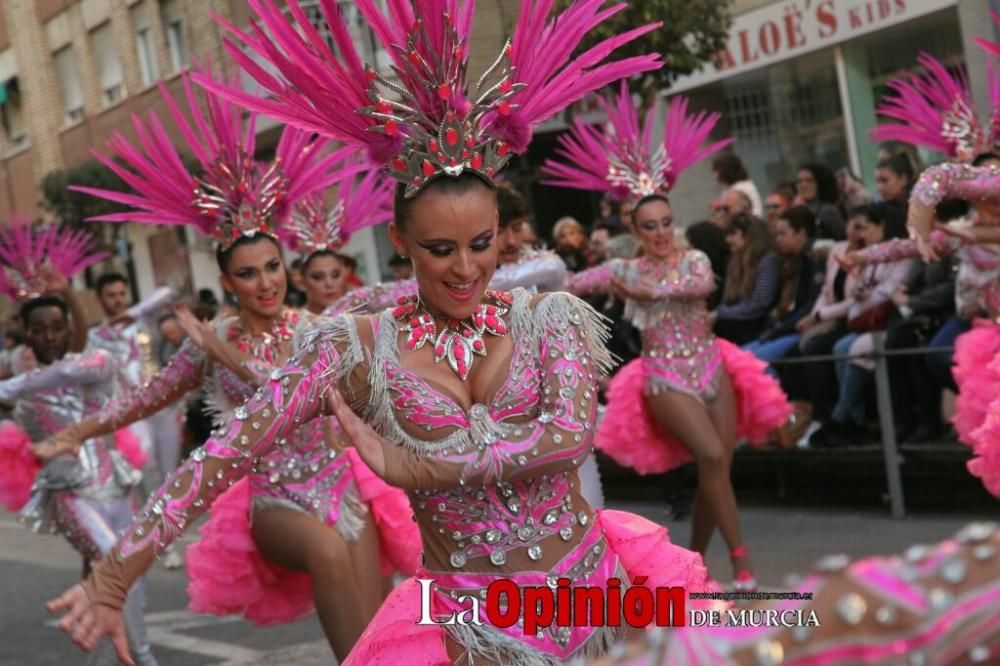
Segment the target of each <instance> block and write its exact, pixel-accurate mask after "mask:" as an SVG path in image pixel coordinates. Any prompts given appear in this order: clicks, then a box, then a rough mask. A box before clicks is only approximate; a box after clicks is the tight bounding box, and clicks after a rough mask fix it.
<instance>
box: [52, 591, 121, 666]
mask: <svg viewBox="0 0 1000 666" xmlns="http://www.w3.org/2000/svg"><path fill="white" fill-rule="evenodd" d="M46 608H47V609H48V611H49V612H50V613H58V612H59V611H66V614H65V615H63V616H62V619H60V620H59V628H60V629H61V630H62V631H65V632H66V633H67V634H70V635H71V636H72V638H73V642H74V643H76V644H77V645H78V646H80V649H82V650H84V651H85V652H90V651H91V650H93V649H94V648H95V647H97V646H98V644H99V643H100V642H101V639H102V638H104V637H105V636H110V637H111V642H112V643H113V644H114V646H115V652H117V653H118V660H119V661H120V662H121V663H123V664H126V665H127V666H135V662H133V661H132V657H131V655H129V651H128V640H127V639H126V637H125V620H124V619H123V618H122V612H121V611H120V610H118V609H115V608H111V607H110V606H105V605H103V604H95V603H93V602H92V601H91V600H90V597H89V596H88V595H87V591H86V590H85V589H84V588H83V585H80V584H79V583H78V584H76V585H74V586H73V587H71V588H69V589H68V590H66V591H65V592H63V594H62V596H60V597H59V598H58V599H53V600H52V601H50V602H49V603H48V604H46Z"/></svg>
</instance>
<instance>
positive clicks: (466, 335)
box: [462, 329, 472, 338]
mask: <svg viewBox="0 0 1000 666" xmlns="http://www.w3.org/2000/svg"><path fill="white" fill-rule="evenodd" d="M462 335H464V336H465V337H467V338H471V337H472V331H470V330H469V329H465V330H464V331H462Z"/></svg>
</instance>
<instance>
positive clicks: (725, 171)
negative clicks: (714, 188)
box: [712, 153, 750, 186]
mask: <svg viewBox="0 0 1000 666" xmlns="http://www.w3.org/2000/svg"><path fill="white" fill-rule="evenodd" d="M712 170H713V171H715V172H717V173H718V174H719V180H721V181H722V182H723V183H724V184H725V185H727V186H729V185H732V184H733V183H738V182H740V181H741V180H746V179H747V178H749V177H750V176H749V174H747V169H746V167H745V166H743V160H741V159H740V158H739V157H737V156H736V155H735V154H734V153H722V154H721V155H719V156H718V157H716V158H715V159H714V160H712Z"/></svg>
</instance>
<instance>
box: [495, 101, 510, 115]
mask: <svg viewBox="0 0 1000 666" xmlns="http://www.w3.org/2000/svg"><path fill="white" fill-rule="evenodd" d="M497 111H499V112H500V115H501V116H509V115H510V102H508V101H507V100H504V101H502V102H500V104H499V105H498V107H497Z"/></svg>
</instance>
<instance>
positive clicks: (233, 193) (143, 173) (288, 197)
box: [70, 73, 336, 248]
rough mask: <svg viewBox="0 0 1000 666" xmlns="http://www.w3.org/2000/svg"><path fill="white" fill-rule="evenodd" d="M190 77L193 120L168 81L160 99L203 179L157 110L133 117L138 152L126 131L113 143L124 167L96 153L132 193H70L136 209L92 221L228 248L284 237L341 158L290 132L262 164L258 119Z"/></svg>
mask: <svg viewBox="0 0 1000 666" xmlns="http://www.w3.org/2000/svg"><path fill="white" fill-rule="evenodd" d="M203 75H205V76H207V74H204V73H203ZM182 78H183V86H184V93H185V97H186V102H187V114H185V112H184V111H182V110H181V108H180V106H178V104H177V102H176V101H175V100H174V98H173V96H171V95H170V92H169V91H168V90H167V88H166V86H164V85H163V84H162V83H161V84H159V87H160V94H161V95H162V96H163V100H164V102H165V103H166V105H167V108H168V109H169V110H170V114H171V116H172V117H173V119H174V121H175V123H176V125H177V128H178V130H179V131H180V133H181V136H182V137H183V139H184V143H185V144H186V148H187V149H188V150H190V152H191V154H192V155H193V156H194V158H195V159H196V160H197V162H198V165H199V167H200V170H201V173H200V174H199V175H197V176H196V175H195V174H192V173H191V172H190V171H189V170H188V168H187V167H186V166H185V165H184V162H183V161H182V160H181V155H180V152H179V151H178V149H177V148H176V147H175V146H174V145H173V144H172V143H171V141H170V137H169V135H168V134H167V131H166V130H165V128H164V126H163V123H162V122H161V121H160V118H159V117H158V116H157V114H156V113H155V112H150V114H149V117H148V119H147V120H146V121H143V120H142V119H140V118H139V117H138V116H135V115H133V116H132V125H133V127H134V128H135V133H136V136H137V137H138V146H133V145H132V144H131V143H130V142H129V141H128V140H127V139H126V138H125V137H124V136H123V135H122V134H121V133H119V132H116V133H114V134H113V135H112V136H111V138H110V139H109V140H108V144H107V145H108V148H109V149H110V152H111V153H112V155H113V156H114V157H117V158H118V160H120V162H122V163H121V164H120V163H119V162H118V161H115V160H114V159H113V158H112V157H110V156H106V155H102V154H101V153H99V152H97V151H92V153H93V155H94V157H95V158H96V159H98V160H99V161H100V162H101V163H103V164H104V165H105V166H107V167H108V168H109V169H111V170H112V171H113V172H115V173H116V174H117V175H118V176H119V177H120V178H121V179H122V180H123V181H124V182H125V183H126V184H127V185H128V186H129V187H130V188H131V189H132V192H129V193H125V192H115V191H111V190H103V189H96V188H90V187H77V186H71V187H70V189H72V190H75V191H78V192H84V193H86V194H91V195H93V196H97V197H101V198H103V199H107V200H109V201H114V202H116V203H119V204H123V205H125V206H129V207H130V208H131V210H128V211H125V212H121V213H111V214H107V215H99V216H95V217H93V218H91V221H98V222H138V223H144V224H183V225H189V226H192V227H194V228H195V229H196V230H197V231H199V232H200V233H202V234H204V235H206V236H209V237H211V238H214V239H215V240H216V241H217V242H218V243H219V244H220V245H221V246H222V247H223V248H228V247H230V246H231V245H232V244H233V243H234V242H236V241H237V240H238V239H240V238H242V237H246V236H249V237H252V236H254V235H256V234H258V233H263V234H268V235H270V236H273V237H277V228H278V226H279V225H280V224H281V223H282V222H284V221H285V219H286V218H287V217H288V215H289V214H290V212H291V209H292V208H293V207H294V205H295V203H296V202H297V201H298V200H299V199H301V198H303V197H305V196H307V195H309V194H311V193H313V192H315V191H318V190H322V189H324V188H326V187H328V186H329V185H330V183H332V182H333V180H334V179H335V178H336V173H331V172H330V169H331V166H332V164H333V163H334V162H335V160H333V159H331V156H330V155H328V154H325V144H326V141H325V140H316V141H314V140H312V139H311V135H310V134H309V133H306V132H301V131H299V130H296V129H292V128H286V130H285V132H284V133H283V134H282V136H281V139H280V140H279V143H278V148H277V155H276V157H275V159H274V161H273V162H271V163H270V164H263V163H260V162H257V161H256V160H255V159H254V151H255V147H256V143H255V131H256V129H255V116H254V115H253V114H251V115H250V117H249V120H248V122H247V123H246V124H245V125H244V121H243V110H242V109H241V108H239V107H238V106H237V105H235V104H232V103H231V102H229V101H227V100H225V99H223V98H221V97H219V96H217V95H212V94H208V93H206V92H204V91H201V92H200V93H196V92H195V90H194V87H193V86H192V84H191V81H190V77H189V75H187V74H185V75H183V76H182ZM203 107H204V109H205V111H203V110H202V109H203ZM189 116H190V120H189V118H188V117H189Z"/></svg>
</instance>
